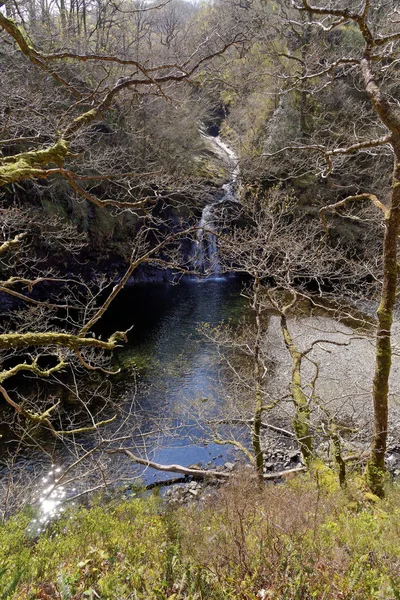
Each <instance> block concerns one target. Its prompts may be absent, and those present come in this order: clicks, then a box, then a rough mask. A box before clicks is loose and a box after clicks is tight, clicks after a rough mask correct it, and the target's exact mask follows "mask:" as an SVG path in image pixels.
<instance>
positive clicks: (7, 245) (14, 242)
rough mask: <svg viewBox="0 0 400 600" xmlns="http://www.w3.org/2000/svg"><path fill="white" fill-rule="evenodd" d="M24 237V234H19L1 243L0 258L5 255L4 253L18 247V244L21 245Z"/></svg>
mask: <svg viewBox="0 0 400 600" xmlns="http://www.w3.org/2000/svg"><path fill="white" fill-rule="evenodd" d="M25 235H26V234H25V233H19V234H18V235H16V236H15V237H14V238H12V239H11V240H7V241H6V242H3V243H2V244H1V245H0V256H2V255H3V254H6V252H9V251H10V250H12V249H13V248H14V247H15V246H18V244H20V243H21V240H22V239H23V238H24V237H25Z"/></svg>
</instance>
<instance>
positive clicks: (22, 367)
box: [0, 360, 67, 383]
mask: <svg viewBox="0 0 400 600" xmlns="http://www.w3.org/2000/svg"><path fill="white" fill-rule="evenodd" d="M66 366H67V363H66V362H65V361H63V360H61V361H60V362H59V363H57V365H55V366H54V367H50V368H49V369H41V368H40V367H38V365H37V362H36V361H35V362H33V363H31V364H28V363H20V364H19V365H15V367H12V368H11V369H6V370H4V371H0V383H3V382H4V381H5V380H6V379H9V378H10V377H14V376H15V375H18V373H21V372H22V371H28V372H30V373H34V374H35V375H38V376H39V377H50V375H52V374H53V373H56V372H57V371H61V370H62V369H64V368H65V367H66Z"/></svg>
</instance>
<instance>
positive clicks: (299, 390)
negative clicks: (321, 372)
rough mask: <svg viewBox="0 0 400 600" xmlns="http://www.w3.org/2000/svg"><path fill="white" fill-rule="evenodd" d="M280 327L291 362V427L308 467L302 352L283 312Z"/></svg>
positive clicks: (310, 447)
mask: <svg viewBox="0 0 400 600" xmlns="http://www.w3.org/2000/svg"><path fill="white" fill-rule="evenodd" d="M281 329H282V333H283V338H284V340H285V345H286V348H287V349H288V350H289V353H290V356H291V358H292V364H293V368H292V381H291V392H292V398H293V403H294V408H295V416H294V419H293V428H294V431H295V434H296V439H297V443H298V444H299V448H300V452H301V455H302V457H303V461H304V464H305V465H306V466H307V467H308V466H309V465H310V463H311V460H312V456H313V444H312V437H311V432H310V404H309V401H308V398H307V396H306V395H305V393H304V391H303V385H302V380H301V363H302V358H303V354H302V353H301V352H300V351H299V350H298V349H297V348H296V346H295V344H294V342H293V339H292V336H291V335H290V332H289V329H288V325H287V318H286V315H285V313H281Z"/></svg>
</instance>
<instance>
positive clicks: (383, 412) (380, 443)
mask: <svg viewBox="0 0 400 600" xmlns="http://www.w3.org/2000/svg"><path fill="white" fill-rule="evenodd" d="M396 150H397V151H396ZM395 153H396V160H395V168H394V174H393V183H392V198H391V203H390V207H389V209H388V211H387V213H386V216H385V238H384V246H383V282H382V294H381V301H380V304H379V308H378V311H377V316H378V328H377V335H376V363H375V376H374V383H373V402H374V436H373V440H372V447H371V455H370V459H369V461H368V464H367V471H366V476H367V483H368V485H369V487H370V489H371V491H372V492H373V493H374V494H376V495H377V496H379V497H383V496H384V493H385V492H384V484H385V479H386V467H385V453H386V445H387V432H388V397H389V375H390V368H391V364H392V346H391V329H392V322H393V309H394V305H395V302H396V290H397V279H398V262H397V244H398V237H399V232H400V164H399V159H400V141H399V148H398V149H396V148H395Z"/></svg>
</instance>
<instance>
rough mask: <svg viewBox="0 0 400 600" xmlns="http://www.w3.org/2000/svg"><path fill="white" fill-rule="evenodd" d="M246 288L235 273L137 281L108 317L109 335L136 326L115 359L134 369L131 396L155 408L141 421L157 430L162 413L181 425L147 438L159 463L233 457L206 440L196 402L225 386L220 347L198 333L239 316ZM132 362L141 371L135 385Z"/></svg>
mask: <svg viewBox="0 0 400 600" xmlns="http://www.w3.org/2000/svg"><path fill="white" fill-rule="evenodd" d="M241 288H242V282H241V281H240V279H238V278H236V277H218V278H209V279H195V278H193V279H184V280H182V281H181V282H180V283H179V284H178V285H169V284H158V285H155V284H144V285H133V286H131V287H128V288H127V289H125V290H124V291H123V292H122V293H121V294H120V296H119V297H118V299H117V300H116V302H115V303H114V305H113V306H112V308H111V310H110V312H109V313H108V315H107V322H106V323H103V324H102V329H103V333H104V334H105V335H108V334H109V333H111V332H112V331H113V330H116V329H118V330H125V329H127V328H128V327H132V329H131V331H130V334H129V344H128V345H125V346H124V347H123V348H121V349H120V351H119V353H118V354H117V357H116V360H117V363H118V364H119V365H121V366H122V367H123V368H124V369H128V370H127V371H125V373H126V376H125V389H124V397H125V402H126V403H127V404H128V403H129V402H130V401H131V400H132V398H135V403H137V404H138V405H139V406H140V409H141V410H142V411H143V413H144V414H146V413H147V415H148V422H147V423H146V418H144V421H143V422H142V424H141V427H142V428H144V429H145V430H146V427H149V429H150V430H151V428H154V427H155V425H154V423H157V420H158V419H160V420H161V422H164V423H165V424H167V427H172V428H173V427H174V426H177V427H178V429H177V431H176V432H175V434H174V435H172V436H171V435H170V434H167V435H164V434H159V435H156V436H154V437H153V438H151V437H150V438H149V439H147V440H146V445H147V449H148V451H149V456H150V457H151V458H152V459H153V460H155V461H156V462H161V463H180V464H184V465H186V466H188V465H190V464H193V463H199V462H201V463H202V464H203V465H204V464H206V463H207V462H209V461H210V460H211V461H213V462H214V464H220V463H221V462H223V461H224V460H227V452H228V450H227V448H226V447H221V446H220V445H217V444H212V443H211V444H207V445H206V444H205V443H202V434H201V430H200V429H199V427H198V426H197V424H196V420H195V418H194V416H193V419H191V418H190V410H189V407H190V406H191V404H192V403H193V402H194V401H196V400H200V399H204V398H213V400H214V401H215V400H218V393H219V387H218V376H219V361H218V356H217V350H216V348H215V347H214V346H213V345H212V344H211V343H210V342H207V341H206V340H205V339H204V338H203V336H201V335H200V334H199V331H198V327H199V326H200V325H202V324H204V323H206V324H208V325H210V326H216V325H218V324H219V323H221V322H224V321H225V322H226V321H231V322H237V321H238V320H239V318H240V316H241V314H242V313H243V310H244V303H245V302H244V299H243V297H242V296H241V295H240V290H241ZM129 366H133V367H135V368H136V369H137V371H138V378H137V379H136V380H132V382H131V387H130V384H129V381H130V380H129V375H128V373H129ZM200 401H201V400H200ZM185 409H187V410H185ZM188 413H189V414H188ZM172 433H173V432H172ZM144 477H145V479H147V480H148V479H152V478H153V477H160V474H155V473H154V472H146V473H145V476H144Z"/></svg>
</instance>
